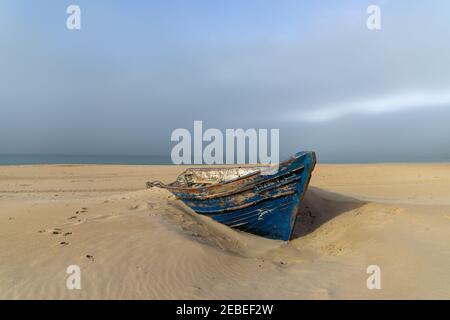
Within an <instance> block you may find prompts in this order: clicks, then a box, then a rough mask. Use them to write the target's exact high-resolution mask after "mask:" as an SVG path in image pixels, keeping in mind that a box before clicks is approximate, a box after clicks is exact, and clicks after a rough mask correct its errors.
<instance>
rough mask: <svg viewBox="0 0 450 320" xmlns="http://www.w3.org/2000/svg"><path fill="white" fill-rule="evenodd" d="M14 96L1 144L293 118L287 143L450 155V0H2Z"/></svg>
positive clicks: (92, 150)
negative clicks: (370, 20)
mask: <svg viewBox="0 0 450 320" xmlns="http://www.w3.org/2000/svg"><path fill="white" fill-rule="evenodd" d="M70 4H77V5H79V6H80V7H81V28H82V29H81V30H74V31H70V30H68V29H67V28H66V19H67V17H68V15H67V14H66V8H67V6H68V5H70ZM370 4H377V5H379V6H380V8H381V26H382V29H381V30H377V31H371V30H368V29H367V27H366V19H367V17H368V15H367V14H366V8H367V7H368V5H370ZM0 112H1V117H0V154H14V153H21V154H24V153H28V154H30V153H40V154H42V153H51V154H114V155H121V154H128V155H143V154H155V155H169V154H170V150H171V147H172V146H173V144H172V143H171V141H170V134H171V132H172V131H173V130H174V129H176V128H188V129H192V126H193V121H194V120H202V121H203V124H204V128H205V129H206V128H213V127H215V128H220V129H225V128H240V127H242V128H268V129H270V128H279V129H280V140H281V147H282V154H284V155H285V154H289V153H292V152H295V151H298V150H315V151H317V153H318V157H319V160H322V161H408V160H414V161H450V2H448V1H437V0H435V1H411V0H408V1H406V0H403V1H400V0H395V1H361V0H356V1H332V0H330V1H317V0H315V1H313V0H311V1H299V0H295V1H284V0H281V1H275V0H272V1H263V0H246V1H242V0H239V1H230V0H214V1H207V0H205V1H199V0H183V1H181V0H179V1H172V0H164V1H162V0H160V1H106V0H105V1H100V0H89V1H87V0H72V1H50V0H49V1H31V0H29V1H25V0H22V1H15V0H2V1H0Z"/></svg>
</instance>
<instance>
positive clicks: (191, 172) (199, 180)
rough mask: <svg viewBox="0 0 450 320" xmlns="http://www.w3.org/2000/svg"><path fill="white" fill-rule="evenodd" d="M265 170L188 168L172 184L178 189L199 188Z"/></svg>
mask: <svg viewBox="0 0 450 320" xmlns="http://www.w3.org/2000/svg"><path fill="white" fill-rule="evenodd" d="M264 169H267V166H252V167H229V168H190V169H187V170H186V171H184V172H183V173H182V174H180V175H179V176H178V178H177V180H176V181H175V182H174V183H173V184H172V185H173V186H179V187H200V186H207V185H211V184H216V183H221V182H224V181H228V180H233V179H237V178H240V177H243V176H246V175H249V174H252V173H256V172H260V171H262V170H264Z"/></svg>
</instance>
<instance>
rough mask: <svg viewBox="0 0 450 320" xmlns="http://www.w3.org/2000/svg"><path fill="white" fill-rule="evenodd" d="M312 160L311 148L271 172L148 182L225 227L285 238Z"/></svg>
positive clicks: (287, 236) (292, 221)
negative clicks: (200, 182)
mask: <svg viewBox="0 0 450 320" xmlns="http://www.w3.org/2000/svg"><path fill="white" fill-rule="evenodd" d="M315 163H316V159H315V154H314V152H300V153H297V154H295V155H294V156H293V157H292V158H291V159H289V160H288V161H286V162H284V163H281V164H280V165H279V167H278V170H277V172H274V173H273V174H265V175H262V174H260V173H259V172H257V173H256V174H255V173H253V174H249V175H246V176H243V177H238V178H236V179H232V180H230V181H224V182H221V183H217V184H214V185H210V186H201V187H195V186H194V187H192V186H190V187H183V186H182V187H180V186H178V185H177V184H170V185H164V184H162V183H160V182H157V183H150V184H149V186H158V187H163V188H166V189H168V190H170V191H171V192H172V193H173V194H175V195H176V196H177V197H178V198H179V199H180V200H181V201H183V202H184V203H185V204H186V205H187V206H189V207H190V208H192V209H193V210H194V211H195V212H197V213H198V214H202V215H206V216H209V217H211V218H212V219H214V220H216V221H217V222H220V223H222V224H225V225H227V226H229V227H232V228H235V229H238V230H242V231H245V232H249V233H252V234H256V235H259V236H263V237H266V238H270V239H277V240H285V241H287V240H289V239H290V237H291V235H292V231H293V229H294V224H295V222H296V217H297V214H298V209H299V204H300V202H301V201H302V200H303V197H304V194H305V192H306V189H307V187H308V183H309V180H310V178H311V173H312V170H313V169H314V166H315ZM210 170H211V169H210Z"/></svg>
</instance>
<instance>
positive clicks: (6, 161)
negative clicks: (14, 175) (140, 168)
mask: <svg viewBox="0 0 450 320" xmlns="http://www.w3.org/2000/svg"><path fill="white" fill-rule="evenodd" d="M27 164H132V165H149V164H152V165H157V164H161V165H168V164H172V161H171V159H170V156H159V155H157V156H155V155H143V156H141V155H140V156H128V155H118V156H115V155H0V165H27Z"/></svg>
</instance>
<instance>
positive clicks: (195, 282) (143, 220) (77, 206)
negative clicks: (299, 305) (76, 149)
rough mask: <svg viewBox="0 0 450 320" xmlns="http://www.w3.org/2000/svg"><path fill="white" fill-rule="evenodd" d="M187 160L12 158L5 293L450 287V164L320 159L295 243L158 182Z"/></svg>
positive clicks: (251, 294) (349, 293) (4, 183)
mask: <svg viewBox="0 0 450 320" xmlns="http://www.w3.org/2000/svg"><path fill="white" fill-rule="evenodd" d="M183 170H184V168H183V167H176V166H128V165H123V166H118V165H25V166H0V299H348V298H355V299H399V298H401V299H403V298H404V299H417V298H418V299H430V298H437V299H450V271H449V270H450V164H358V165H353V164H352V165H321V164H319V165H317V167H316V169H315V171H314V173H313V178H312V180H311V184H310V188H309V189H308V191H307V194H306V198H305V202H304V204H303V205H302V208H301V215H300V217H299V219H298V223H297V226H296V230H295V237H294V240H293V241H291V242H289V243H284V242H281V241H273V240H267V239H264V238H260V237H257V236H253V235H250V234H246V233H243V232H238V231H234V230H232V229H229V228H227V227H225V226H223V225H220V224H218V223H216V222H214V221H212V220H210V219H208V218H205V217H202V216H199V215H197V214H195V213H193V212H192V211H191V210H190V209H189V208H187V207H186V206H184V205H183V204H182V203H181V202H180V201H178V200H177V199H175V198H174V197H173V196H172V195H171V194H170V193H169V192H167V191H166V190H160V189H155V188H153V189H151V190H147V189H145V182H146V181H147V180H162V181H164V182H170V181H173V180H174V179H175V178H176V176H177V175H178V174H179V173H180V172H181V171H183ZM70 265H78V266H80V270H81V286H82V287H81V290H68V289H67V288H66V279H67V277H68V274H67V273H66V270H67V267H68V266H70ZM369 265H378V266H379V267H380V268H381V289H380V290H369V289H368V288H367V286H366V280H367V278H368V277H369V275H368V274H367V272H366V269H367V267H368V266H369Z"/></svg>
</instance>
